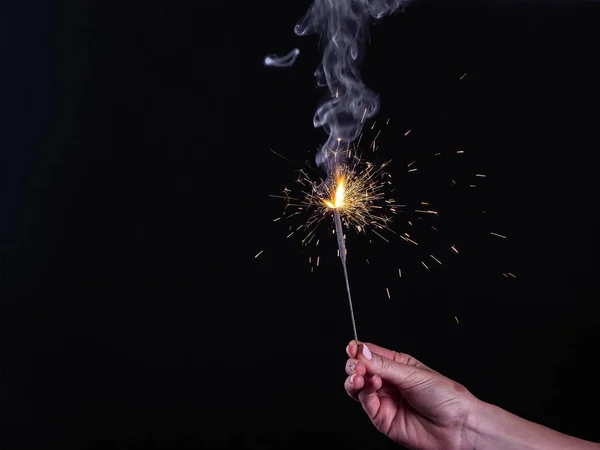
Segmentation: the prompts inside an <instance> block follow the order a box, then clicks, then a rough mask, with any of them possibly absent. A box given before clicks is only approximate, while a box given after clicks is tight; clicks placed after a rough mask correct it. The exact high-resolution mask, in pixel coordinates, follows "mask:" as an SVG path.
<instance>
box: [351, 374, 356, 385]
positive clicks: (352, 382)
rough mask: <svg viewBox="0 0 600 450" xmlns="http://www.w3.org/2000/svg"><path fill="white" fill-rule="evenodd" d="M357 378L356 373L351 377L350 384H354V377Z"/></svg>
mask: <svg viewBox="0 0 600 450" xmlns="http://www.w3.org/2000/svg"><path fill="white" fill-rule="evenodd" d="M355 378H356V374H354V375H352V376H351V377H350V384H354V379H355Z"/></svg>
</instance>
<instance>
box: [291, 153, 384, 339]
mask: <svg viewBox="0 0 600 450" xmlns="http://www.w3.org/2000/svg"><path fill="white" fill-rule="evenodd" d="M338 143H339V142H338ZM328 151H329V152H330V153H331V155H330V156H331V158H332V160H333V161H336V164H335V165H334V167H333V170H332V171H331V172H330V173H329V174H328V176H327V178H326V179H325V180H321V181H320V182H317V181H314V180H312V179H311V178H310V177H309V176H308V174H307V173H306V172H305V171H304V170H301V171H300V176H299V178H298V180H297V181H298V183H300V184H301V185H302V186H303V187H304V189H303V191H302V196H301V198H295V197H292V196H291V195H290V190H289V189H285V190H284V198H285V199H286V200H287V204H286V209H287V208H289V207H291V208H295V209H296V211H295V212H292V213H291V214H290V215H288V216H287V217H291V216H292V215H295V214H297V213H298V212H300V211H304V210H306V211H307V212H308V213H309V216H308V219H307V221H306V222H305V223H304V224H302V225H301V226H300V227H299V229H303V230H304V231H305V232H306V236H305V237H304V239H303V241H302V242H303V244H304V245H308V244H309V243H310V241H311V240H312V238H313V237H314V236H315V231H316V229H317V227H318V226H319V224H321V223H322V222H323V221H324V220H325V219H327V218H329V217H332V218H333V230H334V233H335V234H336V239H337V244H338V250H339V256H340V260H341V263H342V269H343V272H344V281H345V284H346V294H347V297H348V306H349V308H350V317H351V319H352V331H353V333H354V339H355V340H356V342H358V333H357V331H356V320H355V318H354V307H353V304H352V294H351V291H350V280H349V276H348V266H347V253H348V252H347V248H346V242H345V235H344V225H345V226H346V228H351V229H353V230H355V231H357V232H358V233H366V232H367V231H368V230H371V231H373V232H374V233H375V234H377V235H378V236H380V237H381V238H382V239H385V238H384V237H383V235H382V232H384V231H386V230H387V231H392V230H390V228H389V226H388V224H389V222H390V221H391V220H392V217H393V215H394V214H395V213H396V208H395V201H394V199H392V198H389V197H388V195H387V190H388V189H387V188H388V187H389V185H390V183H391V182H390V179H391V175H390V174H389V173H388V172H386V167H387V165H388V164H389V162H390V161H388V162H386V163H383V164H381V165H376V164H373V163H370V162H366V161H364V160H363V159H361V158H360V156H359V155H357V154H356V152H354V151H353V150H351V149H345V150H341V149H337V150H335V151H332V150H328ZM342 161H343V162H342ZM392 232H393V231H392Z"/></svg>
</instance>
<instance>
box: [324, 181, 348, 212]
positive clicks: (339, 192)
mask: <svg viewBox="0 0 600 450" xmlns="http://www.w3.org/2000/svg"><path fill="white" fill-rule="evenodd" d="M345 196H346V179H345V178H344V177H343V176H338V177H336V188H335V190H332V191H331V199H330V200H328V199H323V203H325V205H326V206H327V207H329V208H331V209H340V208H343V207H344V197H345Z"/></svg>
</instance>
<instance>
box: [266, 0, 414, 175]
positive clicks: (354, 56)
mask: <svg viewBox="0 0 600 450" xmlns="http://www.w3.org/2000/svg"><path fill="white" fill-rule="evenodd" d="M409 2H410V0H315V1H314V2H313V4H312V6H311V7H310V9H309V10H308V12H307V13H306V15H305V16H304V18H303V19H302V20H301V21H300V22H299V23H298V24H297V25H296V27H295V29H294V31H295V32H296V34H297V35H299V36H304V35H308V34H318V35H319V37H320V41H321V42H323V43H324V45H325V46H324V49H323V59H322V62H321V64H320V65H319V67H318V68H317V70H316V72H315V77H316V78H317V83H318V85H319V86H326V87H327V88H328V89H329V94H330V95H329V96H328V98H327V100H326V101H325V102H324V103H322V104H321V105H320V106H319V107H318V108H317V111H316V112H315V115H314V117H313V124H314V126H315V127H323V129H324V130H325V131H326V132H327V134H328V136H329V138H328V139H327V142H326V143H325V144H324V145H323V146H322V147H321V149H320V150H319V152H318V153H317V156H316V162H317V165H318V166H320V167H322V168H323V169H325V170H331V169H332V168H333V166H334V165H335V164H337V161H331V160H330V156H331V152H328V151H327V150H333V149H336V148H337V147H338V145H340V143H341V145H344V146H345V145H346V144H348V143H351V142H353V141H354V140H356V139H357V138H358V137H359V135H360V133H361V132H362V128H363V124H364V121H365V120H367V119H370V118H372V117H373V116H374V115H375V114H376V113H377V111H378V110H379V98H378V97H377V95H376V94H375V93H374V92H373V91H371V90H370V89H369V88H367V87H366V86H365V84H364V83H363V82H362V79H361V76H360V70H359V69H360V63H361V61H362V58H363V56H364V45H365V42H366V40H367V37H368V26H369V24H370V22H371V21H372V20H373V19H381V18H382V17H384V16H386V15H390V14H393V13H394V12H396V11H398V9H400V8H401V7H403V6H405V5H407V4H408V3H409ZM292 54H293V56H292V57H290V55H292ZM298 54H299V51H297V50H293V51H292V52H290V54H289V55H287V56H286V57H283V58H273V57H272V56H270V57H268V58H270V59H269V61H270V64H269V65H274V66H279V67H281V66H284V67H289V66H291V65H292V64H293V63H294V61H295V59H296V57H297V56H298ZM266 63H267V60H265V64H266Z"/></svg>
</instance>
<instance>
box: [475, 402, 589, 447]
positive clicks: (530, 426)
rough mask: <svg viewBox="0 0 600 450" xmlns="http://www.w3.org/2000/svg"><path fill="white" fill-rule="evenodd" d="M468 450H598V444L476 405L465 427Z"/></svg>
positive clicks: (487, 406)
mask: <svg viewBox="0 0 600 450" xmlns="http://www.w3.org/2000/svg"><path fill="white" fill-rule="evenodd" d="M466 441H467V443H468V445H467V446H465V449H468V450H474V449H476V450H496V449H502V450H513V449H514V450H534V449H535V450H539V449H544V450H554V449H556V450H600V444H596V443H593V442H589V441H584V440H582V439H578V438H575V437H573V436H568V435H566V434H563V433H559V432H558V431H554V430H551V429H550V428H547V427H544V426H542V425H539V424H537V423H533V422H530V421H528V420H525V419H522V418H521V417H518V416H515V415H514V414H511V413H509V412H507V411H505V410H503V409H502V408H499V407H497V406H494V405H491V404H489V403H485V402H481V401H478V402H477V404H476V406H475V408H474V413H473V414H472V416H471V418H470V419H469V420H468V423H467V433H466Z"/></svg>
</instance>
